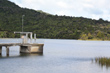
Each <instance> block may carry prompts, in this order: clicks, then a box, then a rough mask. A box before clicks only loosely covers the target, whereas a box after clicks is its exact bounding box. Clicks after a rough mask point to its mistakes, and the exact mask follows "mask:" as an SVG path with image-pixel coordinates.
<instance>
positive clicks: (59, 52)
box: [0, 39, 110, 73]
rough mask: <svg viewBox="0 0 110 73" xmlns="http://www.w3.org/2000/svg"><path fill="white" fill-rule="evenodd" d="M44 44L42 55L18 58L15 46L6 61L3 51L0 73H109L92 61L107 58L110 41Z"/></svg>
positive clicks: (22, 55)
mask: <svg viewBox="0 0 110 73" xmlns="http://www.w3.org/2000/svg"><path fill="white" fill-rule="evenodd" d="M43 40H44V53H43V54H31V55H24V54H19V46H14V47H10V56H9V57H6V53H5V50H6V48H5V47H3V51H2V52H3V54H2V56H1V57H0V73H110V68H106V66H103V67H101V66H100V65H98V64H97V63H95V62H94V61H92V59H95V57H110V41H79V40H56V39H54V40H53V39H43Z"/></svg>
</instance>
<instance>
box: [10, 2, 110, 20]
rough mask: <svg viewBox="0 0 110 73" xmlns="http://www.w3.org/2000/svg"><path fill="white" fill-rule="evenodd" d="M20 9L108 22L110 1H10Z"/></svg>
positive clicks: (109, 18)
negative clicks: (101, 19)
mask: <svg viewBox="0 0 110 73" xmlns="http://www.w3.org/2000/svg"><path fill="white" fill-rule="evenodd" d="M10 1H12V2H14V3H16V4H17V5H19V6H20V7H25V8H29V9H34V10H42V11H44V12H47V13H50V14H53V15H56V14H57V15H66V16H75V17H80V16H82V17H87V18H92V19H99V18H103V19H104V20H109V21H110V0H10Z"/></svg>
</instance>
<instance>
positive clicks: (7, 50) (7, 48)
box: [6, 46, 9, 56]
mask: <svg viewBox="0 0 110 73" xmlns="http://www.w3.org/2000/svg"><path fill="white" fill-rule="evenodd" d="M6 54H7V56H9V46H7V47H6Z"/></svg>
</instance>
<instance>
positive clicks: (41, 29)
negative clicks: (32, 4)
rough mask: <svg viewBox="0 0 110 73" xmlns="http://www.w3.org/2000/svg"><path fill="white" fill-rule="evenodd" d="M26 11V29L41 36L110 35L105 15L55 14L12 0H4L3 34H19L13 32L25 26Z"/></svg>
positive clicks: (1, 0)
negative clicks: (97, 18) (18, 3)
mask: <svg viewBox="0 0 110 73" xmlns="http://www.w3.org/2000/svg"><path fill="white" fill-rule="evenodd" d="M22 15H25V17H24V31H30V32H33V33H36V34H37V37H38V38H54V39H103V40H109V39H110V22H108V21H104V20H103V19H102V18H100V19H99V20H92V19H88V18H83V17H70V16H58V15H51V14H49V13H45V12H42V11H37V10H32V9H27V8H21V7H19V6H18V5H16V4H14V3H12V2H10V1H8V0H0V37H17V36H18V35H14V34H13V32H14V31H21V30H22V29H21V26H22V23H21V22H22Z"/></svg>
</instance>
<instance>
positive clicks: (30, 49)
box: [20, 44, 44, 53]
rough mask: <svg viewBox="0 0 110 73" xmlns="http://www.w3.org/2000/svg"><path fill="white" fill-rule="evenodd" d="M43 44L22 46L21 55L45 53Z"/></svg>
mask: <svg viewBox="0 0 110 73" xmlns="http://www.w3.org/2000/svg"><path fill="white" fill-rule="evenodd" d="M43 46H44V45H43V44H42V45H38V44H36V45H23V46H20V53H43Z"/></svg>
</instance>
